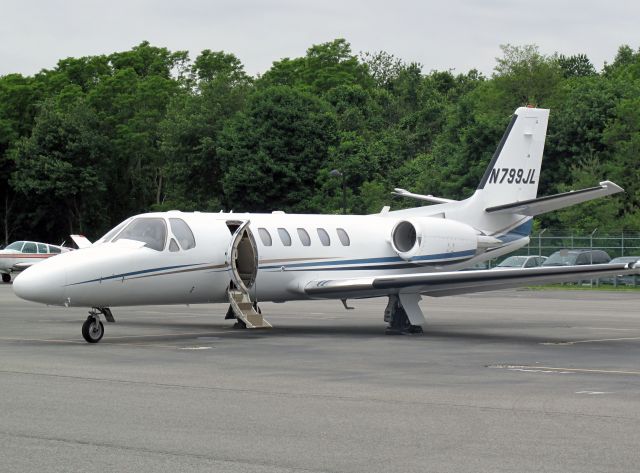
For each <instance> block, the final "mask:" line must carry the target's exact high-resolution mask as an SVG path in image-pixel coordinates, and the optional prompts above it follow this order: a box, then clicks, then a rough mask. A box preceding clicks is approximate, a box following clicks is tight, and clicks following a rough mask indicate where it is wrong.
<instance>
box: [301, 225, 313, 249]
mask: <svg viewBox="0 0 640 473" xmlns="http://www.w3.org/2000/svg"><path fill="white" fill-rule="evenodd" d="M298 237H299V238H300V242H301V243H302V245H303V246H311V237H310V236H309V234H308V233H307V231H306V230H305V229H304V228H298Z"/></svg>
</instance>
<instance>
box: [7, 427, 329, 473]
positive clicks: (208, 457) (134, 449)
mask: <svg viewBox="0 0 640 473" xmlns="http://www.w3.org/2000/svg"><path fill="white" fill-rule="evenodd" d="M0 435H4V436H6V437H13V438H20V439H25V440H42V441H46V442H57V443H64V444H68V445H82V446H87V447H95V448H108V449H115V450H123V451H128V452H137V453H148V454H153V455H165V456H171V457H177V458H193V459H200V460H207V461H213V462H218V463H230V464H234V465H252V466H265V467H270V468H277V469H280V468H284V469H286V470H289V471H300V472H308V473H336V472H333V471H332V470H312V469H309V468H300V467H295V466H283V465H279V464H276V463H268V462H257V461H248V460H232V459H229V458H225V457H223V456H220V457H216V456H212V455H205V454H201V453H189V452H177V451H171V450H160V449H152V448H144V447H132V446H128V445H120V444H116V443H111V442H96V441H92V440H81V439H69V438H63V437H53V436H49V435H36V434H28V433H18V432H8V431H6V430H5V431H0Z"/></svg>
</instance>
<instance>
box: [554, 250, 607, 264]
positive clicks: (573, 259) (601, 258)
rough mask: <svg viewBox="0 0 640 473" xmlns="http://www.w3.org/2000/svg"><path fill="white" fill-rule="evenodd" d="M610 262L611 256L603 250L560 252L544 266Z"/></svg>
mask: <svg viewBox="0 0 640 473" xmlns="http://www.w3.org/2000/svg"><path fill="white" fill-rule="evenodd" d="M609 261H611V256H609V255H608V254H607V252H606V251H603V250H560V251H556V252H555V253H553V254H552V255H551V256H549V258H547V260H546V261H545V262H544V263H542V266H574V265H583V264H606V263H608V262H609Z"/></svg>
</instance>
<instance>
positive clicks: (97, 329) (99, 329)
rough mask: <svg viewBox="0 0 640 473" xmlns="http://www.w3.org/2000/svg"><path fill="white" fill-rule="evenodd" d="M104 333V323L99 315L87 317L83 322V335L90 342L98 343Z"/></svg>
mask: <svg viewBox="0 0 640 473" xmlns="http://www.w3.org/2000/svg"><path fill="white" fill-rule="evenodd" d="M103 335H104V325H103V324H102V322H101V321H100V319H98V318H97V317H87V320H85V321H84V323H83V324H82V336H83V337H84V339H85V340H86V341H87V342H89V343H98V342H99V341H100V340H102V336H103Z"/></svg>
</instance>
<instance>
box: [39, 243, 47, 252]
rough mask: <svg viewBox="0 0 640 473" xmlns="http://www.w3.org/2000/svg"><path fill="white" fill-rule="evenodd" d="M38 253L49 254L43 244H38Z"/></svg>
mask: <svg viewBox="0 0 640 473" xmlns="http://www.w3.org/2000/svg"><path fill="white" fill-rule="evenodd" d="M38 253H49V249H48V248H47V245H45V244H44V243H38Z"/></svg>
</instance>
